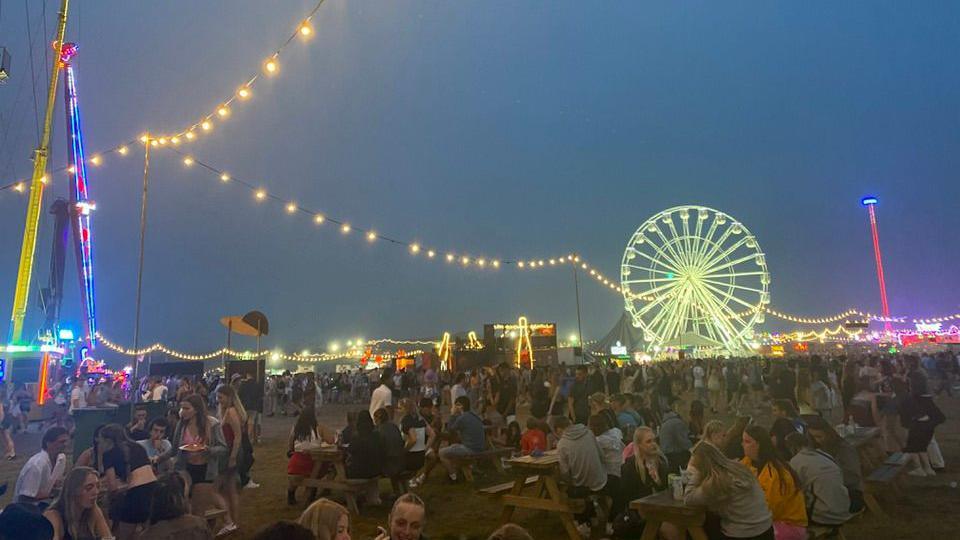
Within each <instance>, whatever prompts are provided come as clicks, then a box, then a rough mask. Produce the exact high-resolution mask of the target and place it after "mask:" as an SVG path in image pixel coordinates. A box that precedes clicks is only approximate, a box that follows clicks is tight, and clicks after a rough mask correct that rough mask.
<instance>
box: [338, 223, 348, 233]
mask: <svg viewBox="0 0 960 540" xmlns="http://www.w3.org/2000/svg"><path fill="white" fill-rule="evenodd" d="M340 232H342V233H343V234H347V233H348V232H350V224H349V223H344V224H343V225H341V226H340Z"/></svg>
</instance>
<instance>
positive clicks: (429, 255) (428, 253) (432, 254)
mask: <svg viewBox="0 0 960 540" xmlns="http://www.w3.org/2000/svg"><path fill="white" fill-rule="evenodd" d="M436 254H437V252H436V251H434V250H432V249H431V250H430V251H427V257H429V258H431V259H432V258H433V257H434V255H436Z"/></svg>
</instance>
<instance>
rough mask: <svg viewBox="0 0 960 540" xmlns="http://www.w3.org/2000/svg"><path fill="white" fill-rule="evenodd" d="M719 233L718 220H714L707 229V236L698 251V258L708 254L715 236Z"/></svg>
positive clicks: (701, 241)
mask: <svg viewBox="0 0 960 540" xmlns="http://www.w3.org/2000/svg"><path fill="white" fill-rule="evenodd" d="M716 232H717V220H716V218H714V219H713V220H711V221H710V227H709V228H708V229H707V234H706V235H704V237H703V238H702V239H701V240H700V248H699V249H698V250H697V258H702V257H703V255H704V254H705V253H706V252H707V250H708V249H709V248H710V246H711V244H712V242H713V235H714V234H715V233H716Z"/></svg>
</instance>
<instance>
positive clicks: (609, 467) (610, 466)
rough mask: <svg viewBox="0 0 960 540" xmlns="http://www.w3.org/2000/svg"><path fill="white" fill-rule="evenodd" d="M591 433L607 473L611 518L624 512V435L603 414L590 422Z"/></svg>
mask: <svg viewBox="0 0 960 540" xmlns="http://www.w3.org/2000/svg"><path fill="white" fill-rule="evenodd" d="M588 423H589V426H590V431H591V432H593V436H594V437H596V438H597V445H598V446H599V447H600V459H601V460H602V461H603V467H604V469H606V471H607V487H606V490H607V495H608V496H609V497H610V499H611V501H612V502H613V504H612V505H611V507H610V517H613V516H615V515H617V514H619V513H620V512H621V511H622V510H623V499H621V497H620V468H621V467H622V466H623V433H621V432H620V430H619V429H617V428H616V427H612V426H611V425H610V420H609V419H608V418H607V417H606V415H603V414H594V415H592V416H590V420H588Z"/></svg>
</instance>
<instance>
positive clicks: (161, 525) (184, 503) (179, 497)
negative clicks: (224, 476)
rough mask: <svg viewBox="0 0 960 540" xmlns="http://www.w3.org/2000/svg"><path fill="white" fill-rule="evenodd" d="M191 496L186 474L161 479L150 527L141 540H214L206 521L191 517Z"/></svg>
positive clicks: (151, 507)
mask: <svg viewBox="0 0 960 540" xmlns="http://www.w3.org/2000/svg"><path fill="white" fill-rule="evenodd" d="M188 492H189V485H188V483H187V479H186V475H185V474H184V473H180V472H171V473H166V474H164V475H162V476H160V477H159V478H158V479H157V488H156V489H155V490H154V492H153V500H152V501H151V503H150V525H149V527H147V530H146V531H144V532H142V533H141V534H140V536H138V537H137V538H138V540H213V533H212V532H211V531H210V528H209V527H207V522H206V520H204V519H203V518H202V517H200V516H195V515H192V514H191V513H190V499H189V495H188Z"/></svg>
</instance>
